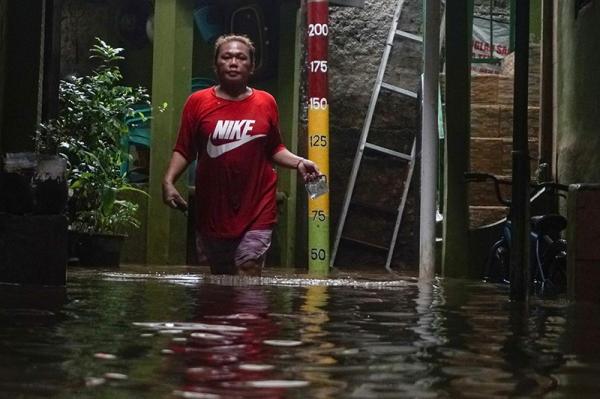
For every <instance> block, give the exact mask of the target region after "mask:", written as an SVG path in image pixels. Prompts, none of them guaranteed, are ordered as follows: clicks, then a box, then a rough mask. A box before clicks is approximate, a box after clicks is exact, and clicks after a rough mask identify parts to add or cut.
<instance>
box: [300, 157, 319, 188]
mask: <svg viewBox="0 0 600 399" xmlns="http://www.w3.org/2000/svg"><path fill="white" fill-rule="evenodd" d="M296 168H297V169H298V173H300V175H301V176H302V178H303V179H304V182H305V183H306V182H309V181H311V180H315V179H316V178H318V177H319V176H320V175H321V173H320V172H319V168H318V167H317V164H316V163H314V162H313V161H311V160H310V159H304V158H303V159H301V160H300V161H298V166H297V167H296Z"/></svg>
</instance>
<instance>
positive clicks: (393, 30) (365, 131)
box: [330, 0, 423, 271]
mask: <svg viewBox="0 0 600 399" xmlns="http://www.w3.org/2000/svg"><path fill="white" fill-rule="evenodd" d="M404 3H405V0H398V3H397V5H396V10H395V12H394V18H393V20H392V24H391V26H390V31H389V34H388V37H387V41H386V44H385V49H384V51H383V56H382V58H381V63H380V64H379V70H378V72H377V78H376V79H375V86H374V88H373V93H372V94H371V100H370V103H369V108H368V109H367V115H366V117H365V122H364V125H363V128H362V133H361V136H360V140H359V144H358V148H357V151H356V155H355V157H354V162H353V164H352V172H351V174H350V179H349V182H348V188H347V190H346V195H345V197H344V203H343V207H342V213H341V215H340V220H339V224H338V228H337V233H336V236H335V241H334V244H333V251H332V254H331V262H330V266H331V267H333V265H334V262H335V258H336V255H337V253H338V249H339V245H340V241H341V240H342V239H345V238H346V237H344V236H343V235H342V233H343V231H344V226H345V224H346V217H347V216H348V209H349V207H350V203H351V199H352V195H353V193H354V186H355V184H356V178H357V176H358V170H359V167H360V164H361V161H362V157H363V153H364V151H365V148H366V149H369V150H372V151H376V152H379V153H383V154H387V155H390V156H393V157H396V158H399V159H402V160H404V161H406V162H407V163H408V173H407V175H406V180H405V183H404V186H403V190H402V198H401V200H400V205H399V206H398V209H397V215H396V223H395V225H394V232H393V234H392V239H391V243H390V245H389V246H388V247H387V248H385V247H379V248H380V249H385V250H387V260H386V263H385V268H386V269H387V270H388V271H391V268H390V264H391V262H392V255H393V253H394V248H395V246H396V239H397V237H398V231H399V230H400V223H401V222H402V214H403V212H404V206H405V204H406V198H407V197H408V190H409V187H410V182H411V180H412V175H413V171H414V166H415V146H416V139H415V140H413V144H412V150H411V152H410V154H405V153H401V152H398V151H394V150H391V149H389V148H385V147H382V146H379V145H376V144H373V143H369V142H368V141H367V138H368V136H369V131H370V128H371V121H372V119H373V114H374V112H375V106H376V104H377V100H378V98H379V92H380V91H381V89H385V90H389V91H391V92H394V93H398V94H401V95H403V96H408V97H411V98H414V99H415V101H416V100H417V97H418V96H417V93H415V92H413V91H410V90H406V89H403V88H401V87H397V86H394V85H391V84H389V83H386V82H384V81H383V76H384V74H385V71H386V68H387V64H388V59H389V56H390V52H391V50H392V46H393V45H394V39H395V38H396V37H397V36H398V37H400V38H403V39H407V40H412V41H416V42H419V43H421V44H422V43H423V39H422V38H421V37H420V36H417V35H414V34H412V33H408V32H405V31H403V30H399V29H398V23H399V20H400V15H401V14H402V9H403V7H404ZM348 240H351V239H348ZM351 241H352V240H351ZM372 246H374V247H376V246H375V245H372Z"/></svg>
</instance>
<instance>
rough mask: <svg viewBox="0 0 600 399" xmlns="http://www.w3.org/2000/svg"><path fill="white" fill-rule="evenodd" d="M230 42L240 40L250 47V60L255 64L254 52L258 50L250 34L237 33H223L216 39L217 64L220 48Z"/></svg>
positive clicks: (215, 62)
mask: <svg viewBox="0 0 600 399" xmlns="http://www.w3.org/2000/svg"><path fill="white" fill-rule="evenodd" d="M229 42H240V43H243V44H245V45H246V47H248V52H249V53H250V61H251V62H252V66H254V62H255V60H254V53H255V52H256V48H255V47H254V43H252V40H250V38H249V37H248V36H245V35H236V34H226V35H221V36H219V38H217V40H216V41H215V59H214V64H215V65H217V58H218V57H219V50H220V49H221V46H222V45H224V44H225V43H229Z"/></svg>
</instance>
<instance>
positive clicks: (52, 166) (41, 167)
mask: <svg viewBox="0 0 600 399" xmlns="http://www.w3.org/2000/svg"><path fill="white" fill-rule="evenodd" d="M66 171H67V161H66V160H65V159H64V158H61V157H59V156H52V155H39V156H38V163H37V167H36V170H35V175H34V177H33V181H32V187H33V213H35V214H38V215H58V214H61V213H63V212H64V211H65V209H66V207H67V200H68V191H69V189H68V186H67V179H66V176H65V174H66Z"/></svg>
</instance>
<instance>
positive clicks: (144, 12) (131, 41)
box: [115, 0, 154, 48]
mask: <svg viewBox="0 0 600 399" xmlns="http://www.w3.org/2000/svg"><path fill="white" fill-rule="evenodd" d="M153 13H154V11H153V6H152V2H151V1H149V0H143V1H139V0H126V1H124V2H123V3H122V4H121V5H120V6H119V7H118V9H117V12H116V14H115V15H116V16H115V25H116V31H117V34H118V35H119V38H120V39H121V40H122V42H123V45H124V46H125V47H128V48H140V47H144V46H145V45H147V44H148V43H149V42H150V38H149V36H150V35H148V29H147V24H148V20H149V19H150V17H151V16H152V15H153Z"/></svg>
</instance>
